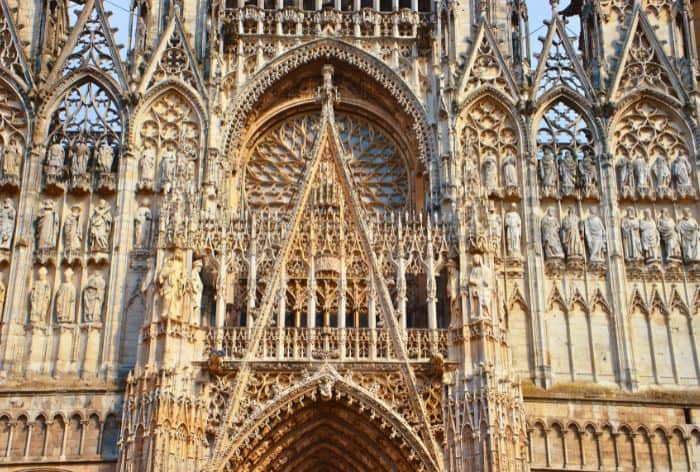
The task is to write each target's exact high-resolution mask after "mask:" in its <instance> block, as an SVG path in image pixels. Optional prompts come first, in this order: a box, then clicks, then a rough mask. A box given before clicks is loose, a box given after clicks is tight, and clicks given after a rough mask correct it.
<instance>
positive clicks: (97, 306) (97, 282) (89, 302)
mask: <svg viewBox="0 0 700 472" xmlns="http://www.w3.org/2000/svg"><path fill="white" fill-rule="evenodd" d="M104 297H105V279H104V278H103V277H102V274H101V273H99V272H95V273H94V274H92V275H91V276H90V278H89V279H88V281H87V283H86V284H85V288H84V289H83V317H84V318H85V322H86V323H98V322H100V321H102V303H103V302H104Z"/></svg>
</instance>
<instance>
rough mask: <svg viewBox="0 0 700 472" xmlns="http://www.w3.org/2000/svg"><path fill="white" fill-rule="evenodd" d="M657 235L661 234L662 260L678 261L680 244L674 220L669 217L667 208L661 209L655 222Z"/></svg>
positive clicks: (679, 258)
mask: <svg viewBox="0 0 700 472" xmlns="http://www.w3.org/2000/svg"><path fill="white" fill-rule="evenodd" d="M657 228H658V230H659V236H661V246H662V247H661V249H662V251H663V258H664V260H666V261H667V262H668V261H680V260H681V245H680V242H679V241H678V231H677V230H676V222H675V221H674V220H673V218H672V217H671V214H670V212H669V211H668V208H664V209H662V210H661V216H660V217H659V222H658V223H657Z"/></svg>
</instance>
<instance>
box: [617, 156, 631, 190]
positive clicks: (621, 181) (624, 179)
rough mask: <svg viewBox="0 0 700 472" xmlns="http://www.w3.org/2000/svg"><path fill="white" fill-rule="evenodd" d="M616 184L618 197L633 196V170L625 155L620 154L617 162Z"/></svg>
mask: <svg viewBox="0 0 700 472" xmlns="http://www.w3.org/2000/svg"><path fill="white" fill-rule="evenodd" d="M616 168H617V186H618V192H619V193H620V197H622V198H631V197H633V196H634V189H635V187H636V185H635V181H634V172H633V170H632V162H631V161H630V160H629V158H628V157H627V156H622V157H621V158H620V160H619V161H618V162H617V166H616Z"/></svg>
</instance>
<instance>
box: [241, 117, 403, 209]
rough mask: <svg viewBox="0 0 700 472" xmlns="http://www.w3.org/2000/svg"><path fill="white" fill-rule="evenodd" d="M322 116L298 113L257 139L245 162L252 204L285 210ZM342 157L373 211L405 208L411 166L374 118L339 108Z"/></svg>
mask: <svg viewBox="0 0 700 472" xmlns="http://www.w3.org/2000/svg"><path fill="white" fill-rule="evenodd" d="M319 123H320V117H319V116H318V115H315V114H307V115H299V116H296V117H292V118H290V119H288V120H286V121H284V122H282V123H280V124H277V125H275V126H274V127H273V128H271V129H270V130H269V131H267V132H266V133H265V134H264V135H263V136H262V137H261V138H259V139H258V141H257V143H256V145H255V146H254V148H253V152H252V155H251V156H250V158H249V161H248V165H247V166H246V180H245V188H246V197H247V202H248V205H249V206H250V207H252V208H270V209H277V210H283V209H285V208H286V207H287V206H288V205H289V204H290V202H291V201H292V197H293V196H294V195H295V193H296V192H297V191H298V190H299V186H300V184H301V181H300V179H301V177H302V175H303V174H304V171H305V170H306V167H307V164H308V161H309V160H310V159H311V157H312V156H311V153H312V150H313V147H314V144H315V143H316V140H317V139H318V127H319ZM337 123H338V131H339V134H340V141H341V143H342V145H343V151H344V152H345V153H346V155H345V156H344V158H345V159H346V161H347V163H348V164H349V166H350V169H351V171H352V175H353V177H354V178H355V179H357V181H358V182H362V183H363V184H362V185H358V186H357V187H356V191H357V192H358V194H359V198H360V201H361V203H362V204H363V206H364V208H365V210H367V211H368V212H370V213H374V212H376V211H380V212H384V211H395V210H404V209H405V207H406V202H407V199H408V196H409V187H408V185H409V184H408V169H407V166H406V163H405V162H404V160H403V158H402V156H401V154H400V152H399V148H398V146H397V145H396V144H395V143H394V142H393V141H392V140H391V139H390V138H389V137H388V136H387V133H386V132H385V131H383V130H382V129H381V128H379V127H378V126H377V125H375V124H374V123H372V122H371V121H368V120H365V119H363V118H359V117H357V116H354V115H349V114H343V113H338V116H337Z"/></svg>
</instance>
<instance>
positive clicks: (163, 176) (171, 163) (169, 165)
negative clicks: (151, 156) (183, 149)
mask: <svg viewBox="0 0 700 472" xmlns="http://www.w3.org/2000/svg"><path fill="white" fill-rule="evenodd" d="M176 165H177V157H176V155H175V152H174V151H172V150H170V149H166V150H165V151H163V154H162V155H161V156H160V188H161V189H162V190H163V192H164V193H170V189H171V188H172V185H173V182H174V180H175V173H176Z"/></svg>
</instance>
